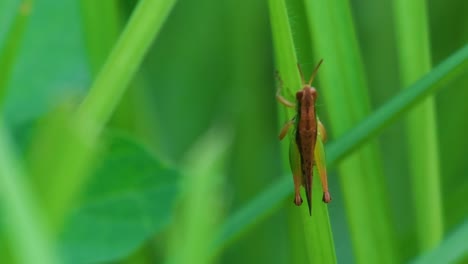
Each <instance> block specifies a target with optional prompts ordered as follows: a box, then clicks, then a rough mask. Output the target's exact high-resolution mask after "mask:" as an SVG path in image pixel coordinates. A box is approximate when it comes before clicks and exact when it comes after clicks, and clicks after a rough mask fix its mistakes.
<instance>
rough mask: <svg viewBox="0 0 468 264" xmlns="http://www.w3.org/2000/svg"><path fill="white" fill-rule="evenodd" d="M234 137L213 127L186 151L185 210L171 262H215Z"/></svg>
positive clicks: (176, 226)
mask: <svg viewBox="0 0 468 264" xmlns="http://www.w3.org/2000/svg"><path fill="white" fill-rule="evenodd" d="M231 141H232V139H231V137H230V135H229V134H227V131H226V130H222V129H220V128H212V129H211V130H210V131H208V132H207V133H206V135H205V136H204V137H203V138H202V139H201V140H200V141H199V142H198V143H196V144H195V146H194V147H193V148H192V149H191V150H190V152H189V153H188V154H187V155H186V161H185V165H184V174H185V176H184V179H183V180H182V188H181V189H182V191H181V192H180V198H181V199H180V201H181V203H182V204H181V212H180V214H176V219H175V221H174V222H173V226H172V234H171V240H170V241H171V242H170V246H169V251H168V256H167V258H168V261H167V263H171V264H177V263H194V264H204V263H212V262H213V261H214V259H213V257H214V255H213V254H212V252H210V251H209V249H210V247H211V241H212V240H213V238H214V235H215V232H216V231H218V226H219V222H220V219H221V215H222V211H223V209H222V203H223V201H224V199H223V198H224V196H223V181H224V173H225V162H226V159H227V153H228V149H229V147H230V145H231Z"/></svg>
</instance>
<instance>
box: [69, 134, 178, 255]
mask: <svg viewBox="0 0 468 264" xmlns="http://www.w3.org/2000/svg"><path fill="white" fill-rule="evenodd" d="M100 160H102V162H101V163H100V164H99V165H98V167H97V169H96V171H95V172H94V175H92V176H93V177H92V178H91V179H92V180H91V181H90V183H89V185H88V186H87V188H86V192H85V194H84V197H83V201H82V203H81V205H80V206H79V207H78V208H76V210H74V211H73V212H72V214H71V217H70V218H69V219H68V222H67V224H66V227H65V231H64V233H63V235H62V238H61V242H60V245H61V252H62V254H63V256H64V259H65V260H66V261H67V262H69V263H94V262H104V261H111V260H116V259H119V258H122V257H125V256H127V255H129V254H130V253H132V252H133V251H134V250H136V249H137V248H138V247H139V246H141V245H142V243H143V242H144V241H146V240H148V239H150V238H151V237H153V236H154V235H157V234H158V233H159V232H160V231H161V230H162V229H163V228H164V227H166V225H167V224H168V223H169V221H170V218H171V210H172V207H173V203H174V200H175V199H174V198H175V197H176V192H177V181H178V179H179V174H178V173H177V172H176V171H174V170H172V169H170V168H168V167H166V166H164V165H163V164H161V162H160V161H158V160H156V159H155V158H154V157H152V156H151V155H150V154H149V153H148V152H147V151H146V150H145V149H144V148H143V147H141V146H140V145H138V144H136V143H134V142H132V141H130V140H127V139H123V138H116V139H114V140H112V142H111V144H110V147H109V148H108V149H107V150H106V151H105V152H104V153H102V154H101V157H100Z"/></svg>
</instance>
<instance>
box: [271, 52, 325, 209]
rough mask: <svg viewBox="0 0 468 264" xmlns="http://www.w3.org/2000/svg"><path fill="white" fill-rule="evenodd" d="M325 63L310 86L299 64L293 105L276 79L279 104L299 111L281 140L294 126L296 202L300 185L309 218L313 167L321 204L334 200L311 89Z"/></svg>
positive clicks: (292, 156) (291, 153)
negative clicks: (329, 190)
mask: <svg viewBox="0 0 468 264" xmlns="http://www.w3.org/2000/svg"><path fill="white" fill-rule="evenodd" d="M322 61H323V60H320V62H319V63H318V64H317V66H316V67H315V69H314V71H313V73H312V76H311V77H310V80H309V82H308V83H306V82H305V81H304V74H303V73H302V70H301V67H300V65H299V64H298V65H297V66H298V69H299V73H300V75H301V80H302V89H301V90H299V91H298V92H297V93H296V103H292V102H290V101H288V100H286V99H285V98H284V97H282V96H281V88H282V86H283V82H282V80H281V78H279V75H278V76H277V77H278V79H279V82H280V86H279V88H278V90H277V92H276V98H277V100H278V102H279V103H281V104H283V105H284V106H286V107H290V108H295V109H296V115H295V116H294V117H293V118H292V119H291V120H289V121H288V122H286V124H285V125H284V127H283V128H282V129H281V132H280V135H279V139H280V140H282V139H283V138H284V137H285V136H286V134H287V133H288V131H289V129H290V128H291V126H293V125H294V137H291V142H290V145H289V163H290V166H291V170H292V174H293V179H294V193H295V197H294V203H295V204H296V205H297V206H300V205H301V204H302V197H301V194H300V186H301V185H302V186H304V188H305V190H306V195H307V205H308V207H309V215H312V208H311V207H312V177H313V167H314V166H317V169H318V172H319V175H320V178H321V181H322V189H323V198H322V201H323V202H325V203H329V202H330V201H331V197H330V193H329V192H328V182H327V171H326V165H325V152H324V148H323V142H325V140H326V137H327V134H326V131H325V127H324V126H323V124H322V122H320V120H319V118H318V117H317V113H316V111H315V102H316V100H317V90H316V89H315V88H314V87H312V86H311V85H312V82H313V81H314V78H315V75H316V74H317V71H318V69H319V67H320V65H321V64H322Z"/></svg>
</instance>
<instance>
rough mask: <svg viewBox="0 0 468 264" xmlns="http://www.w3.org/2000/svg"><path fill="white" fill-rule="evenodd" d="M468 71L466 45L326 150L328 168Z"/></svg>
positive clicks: (467, 50) (467, 49) (467, 47)
mask: <svg viewBox="0 0 468 264" xmlns="http://www.w3.org/2000/svg"><path fill="white" fill-rule="evenodd" d="M467 71H468V45H465V46H464V47H463V48H461V49H460V50H458V51H456V52H454V53H453V54H452V55H451V56H450V57H449V58H447V59H446V60H444V61H443V62H442V63H440V64H439V65H438V66H437V67H435V68H434V69H433V70H432V71H430V72H429V73H428V74H426V75H425V76H423V77H422V78H421V79H419V80H418V81H417V82H415V83H414V84H412V85H410V86H409V87H408V88H407V89H404V90H403V91H401V92H400V93H399V94H398V95H396V96H395V97H394V98H393V99H391V100H390V101H389V102H387V103H386V104H385V105H383V106H382V107H380V108H379V109H377V110H376V111H374V112H373V113H372V114H371V115H369V117H367V118H366V119H364V120H363V121H362V122H361V123H359V124H358V125H357V126H355V127H354V128H352V129H351V130H349V131H348V132H346V133H345V134H344V135H343V136H342V137H340V138H338V139H337V140H335V141H334V142H331V143H330V144H328V146H327V158H328V162H329V164H334V163H336V162H338V161H339V160H341V159H342V158H343V157H345V156H347V155H349V154H350V153H351V152H352V151H354V150H356V149H357V148H359V147H360V146H361V145H362V144H364V143H365V142H366V141H367V140H369V139H370V138H372V137H374V136H376V135H377V134H378V133H379V132H381V131H382V130H383V129H384V128H385V127H387V126H389V125H390V124H391V123H393V122H394V121H396V119H398V118H400V117H401V116H402V115H403V114H405V113H406V112H407V111H409V110H410V109H411V108H412V107H414V106H415V105H417V104H418V103H419V102H421V101H422V100H423V99H424V98H426V97H427V96H430V95H431V94H433V93H435V92H436V91H437V90H438V89H440V88H442V87H443V86H444V85H445V84H447V83H448V82H450V81H452V80H454V79H455V78H457V77H459V76H461V75H462V74H463V73H466V72H467Z"/></svg>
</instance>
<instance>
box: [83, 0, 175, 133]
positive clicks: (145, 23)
mask: <svg viewBox="0 0 468 264" xmlns="http://www.w3.org/2000/svg"><path fill="white" fill-rule="evenodd" d="M175 2H176V1H175V0H164V1H160V0H142V1H140V2H139V3H138V5H137V7H136V9H135V11H134V12H133V14H132V16H131V18H130V21H129V22H128V24H127V26H126V27H125V29H124V31H123V33H122V35H121V36H120V38H119V40H118V42H117V44H116V45H115V47H114V48H113V50H112V52H111V54H110V56H109V58H108V59H107V60H106V62H105V64H104V66H103V67H102V69H101V70H100V72H99V74H98V75H97V77H96V79H95V81H94V83H93V85H92V86H91V89H90V92H89V94H88V96H87V97H86V98H85V100H84V101H83V103H82V105H81V106H80V108H79V111H78V120H79V122H80V125H81V126H82V129H83V131H87V133H90V136H91V137H94V135H93V133H99V131H100V130H101V129H102V127H103V126H104V124H106V122H107V121H108V120H109V118H110V116H111V114H112V112H113V111H114V110H115V108H116V106H117V103H118V102H119V101H120V98H121V96H122V94H123V93H124V92H125V89H126V88H127V87H128V84H129V82H130V81H131V80H132V77H133V76H134V74H135V72H136V70H137V69H138V67H139V66H140V64H141V62H142V60H143V58H144V55H145V54H146V52H147V51H148V49H149V47H150V45H151V43H152V42H153V40H154V39H155V37H156V36H157V34H158V33H159V30H160V29H161V27H162V25H163V23H164V21H165V20H166V18H167V16H168V14H169V12H170V11H171V9H172V7H173V6H174V4H175Z"/></svg>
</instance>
